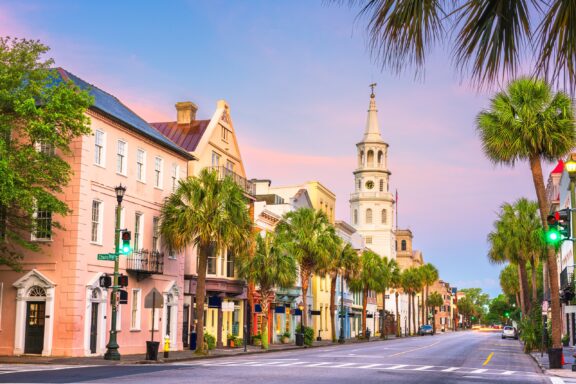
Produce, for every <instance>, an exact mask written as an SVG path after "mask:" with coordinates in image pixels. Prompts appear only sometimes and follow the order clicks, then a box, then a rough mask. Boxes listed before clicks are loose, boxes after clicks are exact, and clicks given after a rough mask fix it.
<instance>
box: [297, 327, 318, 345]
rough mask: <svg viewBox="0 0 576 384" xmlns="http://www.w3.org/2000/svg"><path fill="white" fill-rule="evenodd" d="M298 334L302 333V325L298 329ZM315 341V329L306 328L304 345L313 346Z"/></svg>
mask: <svg viewBox="0 0 576 384" xmlns="http://www.w3.org/2000/svg"><path fill="white" fill-rule="evenodd" d="M296 333H300V325H298V327H296ZM313 341H314V329H313V328H310V327H304V345H307V346H309V347H310V346H312V342H313Z"/></svg>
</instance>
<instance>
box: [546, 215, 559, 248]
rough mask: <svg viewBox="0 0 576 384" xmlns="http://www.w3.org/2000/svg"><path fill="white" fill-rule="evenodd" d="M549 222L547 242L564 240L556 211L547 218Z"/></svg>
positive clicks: (554, 242) (555, 242)
mask: <svg viewBox="0 0 576 384" xmlns="http://www.w3.org/2000/svg"><path fill="white" fill-rule="evenodd" d="M546 221H547V222H548V230H547V231H546V242H547V243H548V244H557V243H558V242H559V241H560V240H562V236H561V235H560V232H559V231H558V219H557V218H556V212H554V213H552V214H550V215H548V217H547V218H546Z"/></svg>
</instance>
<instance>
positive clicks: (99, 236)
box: [90, 199, 104, 245]
mask: <svg viewBox="0 0 576 384" xmlns="http://www.w3.org/2000/svg"><path fill="white" fill-rule="evenodd" d="M95 202H97V203H98V204H99V205H98V227H97V228H96V231H97V232H96V237H97V238H96V240H95V241H94V240H92V229H93V227H92V226H93V224H94V221H93V217H94V216H93V210H94V203H95ZM103 223H104V202H103V201H101V200H98V199H93V200H92V204H91V205H90V243H91V244H97V245H102V225H103Z"/></svg>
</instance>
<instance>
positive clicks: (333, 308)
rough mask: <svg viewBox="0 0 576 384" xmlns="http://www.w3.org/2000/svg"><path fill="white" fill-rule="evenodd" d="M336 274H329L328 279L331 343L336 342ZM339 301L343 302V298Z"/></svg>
mask: <svg viewBox="0 0 576 384" xmlns="http://www.w3.org/2000/svg"><path fill="white" fill-rule="evenodd" d="M337 276H338V275H337V274H336V273H334V274H331V276H330V278H331V280H330V321H332V342H336V321H335V315H336V277H337ZM340 300H344V298H343V297H341V298H340Z"/></svg>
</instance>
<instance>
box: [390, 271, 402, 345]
mask: <svg viewBox="0 0 576 384" xmlns="http://www.w3.org/2000/svg"><path fill="white" fill-rule="evenodd" d="M389 285H390V288H391V289H394V296H395V302H396V337H400V336H401V333H402V332H401V328H400V311H399V308H398V307H399V306H398V296H400V293H399V292H398V291H399V290H400V289H401V288H402V271H400V267H399V266H398V267H397V268H394V269H392V270H391V271H390V283H389Z"/></svg>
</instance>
